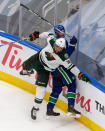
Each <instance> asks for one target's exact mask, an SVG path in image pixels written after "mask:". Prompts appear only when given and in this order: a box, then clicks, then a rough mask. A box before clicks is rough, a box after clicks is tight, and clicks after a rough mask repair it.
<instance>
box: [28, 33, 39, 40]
mask: <svg viewBox="0 0 105 131" xmlns="http://www.w3.org/2000/svg"><path fill="white" fill-rule="evenodd" d="M37 38H39V31H34V32H33V33H32V34H30V35H29V39H30V41H34V40H36V39H37Z"/></svg>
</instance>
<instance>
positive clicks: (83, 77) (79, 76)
mask: <svg viewBox="0 0 105 131" xmlns="http://www.w3.org/2000/svg"><path fill="white" fill-rule="evenodd" d="M78 78H79V80H83V81H85V82H90V79H89V78H88V77H87V76H85V75H84V74H83V73H82V72H80V73H79V74H78Z"/></svg>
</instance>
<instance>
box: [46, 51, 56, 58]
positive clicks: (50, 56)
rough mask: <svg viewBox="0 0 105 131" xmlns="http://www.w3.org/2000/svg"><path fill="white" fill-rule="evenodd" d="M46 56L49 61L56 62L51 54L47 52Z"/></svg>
mask: <svg viewBox="0 0 105 131" xmlns="http://www.w3.org/2000/svg"><path fill="white" fill-rule="evenodd" d="M45 54H46V58H47V59H48V60H55V58H54V56H53V55H52V54H51V53H49V52H45Z"/></svg>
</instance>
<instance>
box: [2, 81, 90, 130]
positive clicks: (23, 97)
mask: <svg viewBox="0 0 105 131" xmlns="http://www.w3.org/2000/svg"><path fill="white" fill-rule="evenodd" d="M33 99H34V95H32V94H29V93H27V92H25V91H23V90H21V89H19V88H17V87H14V86H13V85H10V84H7V83H5V82H2V81H0V131H90V129H88V128H86V127H85V126H84V125H82V124H81V123H79V122H78V121H76V120H74V119H72V118H69V119H68V118H64V117H62V116H61V117H59V118H56V119H55V118H54V119H50V120H46V116H45V113H46V102H43V104H42V105H41V110H40V112H39V114H38V119H37V120H35V121H34V120H32V119H31V117H30V110H31V108H32V106H33ZM56 110H57V109H56ZM57 111H59V110H57Z"/></svg>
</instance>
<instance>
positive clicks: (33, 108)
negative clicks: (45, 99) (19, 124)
mask: <svg viewBox="0 0 105 131" xmlns="http://www.w3.org/2000/svg"><path fill="white" fill-rule="evenodd" d="M37 111H39V108H35V107H34V106H33V107H32V110H31V118H32V119H33V120H36V118H37Z"/></svg>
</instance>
